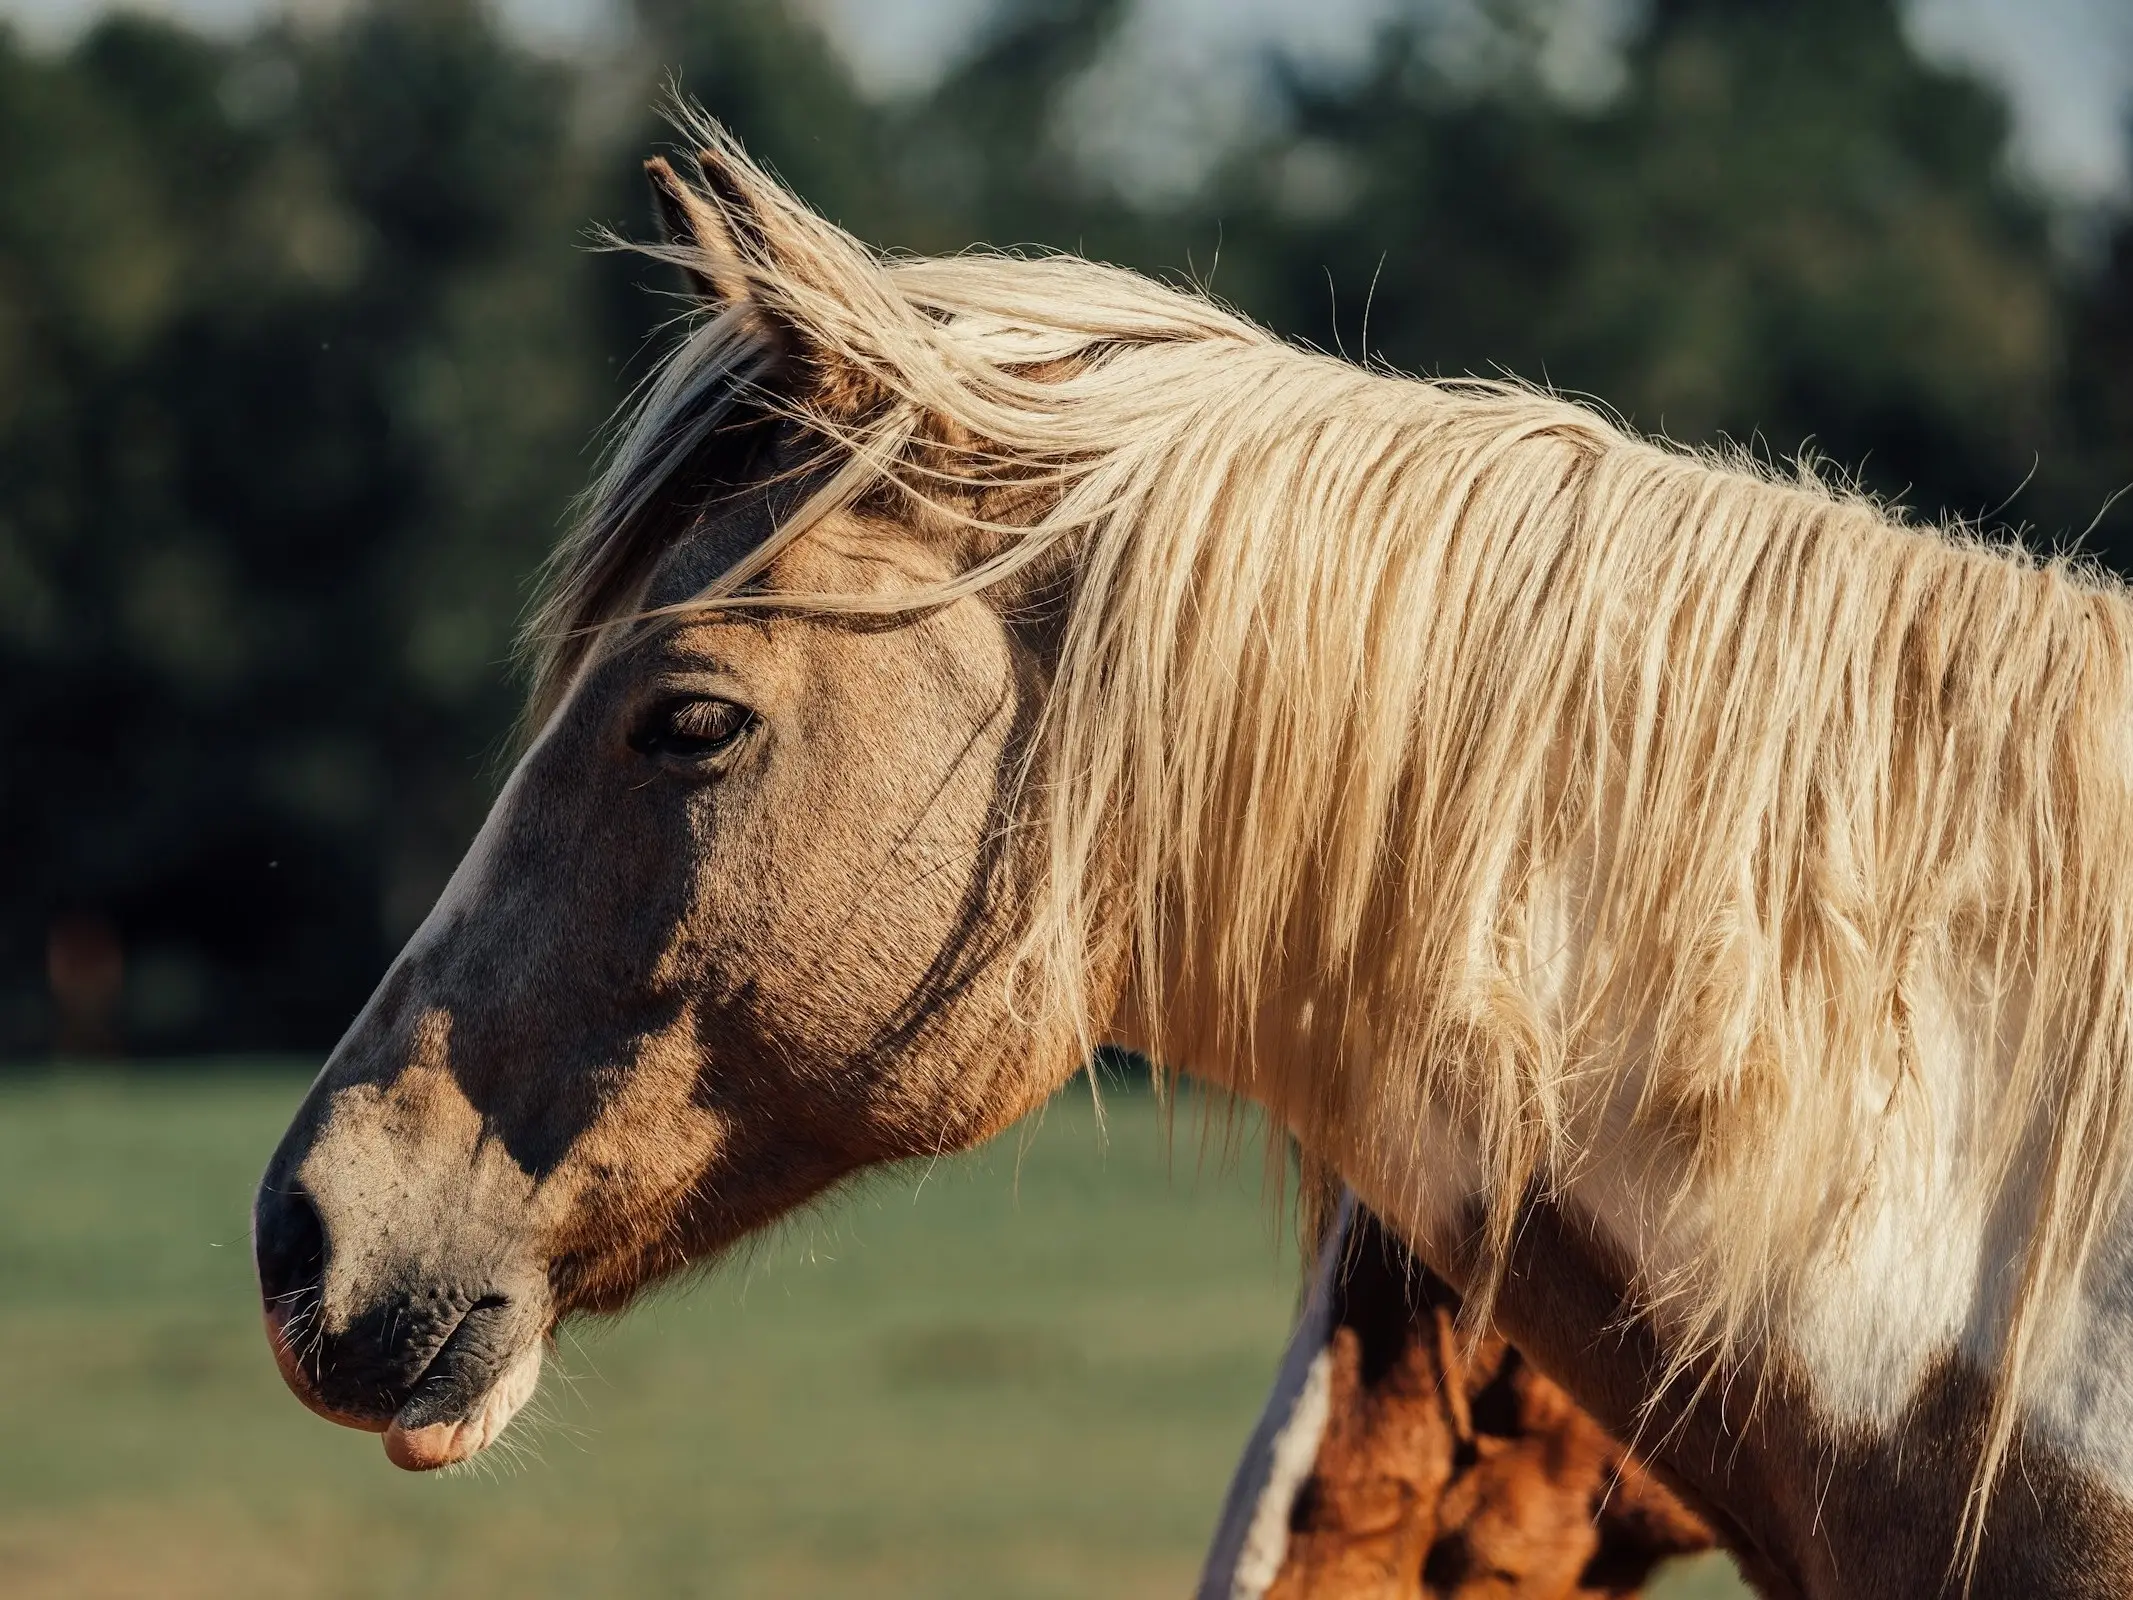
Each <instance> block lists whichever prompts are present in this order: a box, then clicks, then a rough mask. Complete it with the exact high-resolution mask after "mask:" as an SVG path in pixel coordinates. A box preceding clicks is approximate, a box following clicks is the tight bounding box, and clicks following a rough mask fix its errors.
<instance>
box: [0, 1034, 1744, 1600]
mask: <svg viewBox="0 0 2133 1600" xmlns="http://www.w3.org/2000/svg"><path fill="white" fill-rule="evenodd" d="M302 1087H303V1079H302V1077H301V1075H299V1074H294V1073H289V1072H272V1071H264V1070H250V1071H238V1070H230V1071H220V1072H185V1073H175V1072H173V1073H168V1074H138V1075H112V1074H95V1073H85V1072H58V1073H53V1074H50V1075H39V1076H33V1077H25V1078H14V1079H5V1080H0V1439H4V1441H5V1448H4V1449H0V1594H5V1595H6V1596H9V1597H10V1600H27V1597H42V1596H53V1597H60V1596H64V1597H67V1600H97V1597H101V1596H156V1597H173V1600H185V1597H192V1596H202V1597H204V1596H218V1597H220V1596H239V1597H248V1596H262V1597H265V1596H272V1597H275V1600H298V1597H309V1596H335V1597H339V1596H350V1597H353V1596H372V1595H376V1596H387V1595H390V1596H402V1595H414V1594H430V1593H445V1592H449V1593H452V1594H454V1595H458V1596H469V1597H479V1596H488V1595H498V1596H502V1595H509V1596H512V1597H514V1600H518V1597H535V1596H599V1595H704V1596H751V1597H755V1596H760V1597H765V1600H770V1597H776V1600H788V1597H791V1600H812V1597H818V1596H819V1597H829V1596H839V1597H843V1596H857V1595H864V1596H867V1597H869V1600H891V1597H906V1596H908V1597H912V1600H918V1597H928V1600H931V1597H944V1600H945V1597H961V1596H968V1597H972V1600H978V1597H983V1600H1015V1597H1031V1600H1035V1597H1051V1596H1060V1597H1064V1596H1077V1597H1078V1596H1106V1597H1120V1600H1131V1597H1139V1596H1166V1597H1175V1596H1181V1595H1183V1594H1185V1593H1186V1592H1188V1590H1189V1587H1190V1583H1191V1578H1192V1574H1193V1572H1194V1570H1195V1568H1196V1566H1197V1563H1198V1560H1199V1556H1200V1552H1201V1547H1202V1544H1203V1542H1204V1540H1205V1538H1206V1536H1207V1532H1208V1529H1209V1526H1210V1524H1211V1521H1212V1518H1213V1515H1214V1511H1215V1506H1216V1503H1217V1501H1218V1500H1219V1498H1220V1496H1221V1492H1222V1488H1223V1485H1224V1483H1225V1481H1226V1479H1227V1476H1228V1473H1229V1470H1230V1467H1231V1465H1232V1463H1233V1461H1234V1458H1235V1456H1236V1453H1237V1450H1238V1448H1239V1446H1240V1444H1241V1442H1242V1440H1243V1438H1244V1435H1245V1433H1246V1432H1247V1430H1248V1429H1249V1427H1250V1425H1251V1422H1252V1419H1253V1417H1254V1416H1255V1414H1256V1413H1257V1410H1258V1407H1259V1403H1260V1400H1261V1398H1262V1394H1263V1391H1264V1388H1265V1386H1266V1383H1267V1381H1268V1379H1269V1377H1270V1375H1271V1372H1272V1369H1273V1364H1274V1361H1275V1357H1276V1355H1277V1353H1278V1351H1279V1347H1280V1345H1281V1341H1282V1338H1283V1335H1284V1332H1285V1328H1286V1324H1287V1320H1288V1315H1289V1309H1290V1304H1291V1298H1292V1295H1293V1292H1294V1272H1293V1267H1292V1266H1291V1265H1290V1264H1289V1263H1290V1257H1291V1252H1290V1251H1289V1250H1288V1249H1287V1248H1285V1241H1284V1240H1283V1239H1282V1238H1280V1237H1279V1236H1278V1235H1279V1231H1280V1230H1279V1228H1278V1226H1277V1224H1276V1223H1275V1221H1274V1220H1273V1219H1272V1217H1271V1216H1270V1215H1269V1212H1268V1209H1267V1207H1266V1206H1265V1205H1264V1204H1263V1203H1262V1202H1261V1200H1260V1199H1259V1197H1258V1194H1257V1191H1256V1184H1255V1182H1254V1181H1253V1180H1254V1179H1255V1177H1256V1172H1257V1163H1256V1161H1255V1160H1250V1159H1247V1160H1245V1161H1242V1162H1240V1163H1237V1165H1238V1167H1239V1168H1240V1169H1241V1172H1232V1173H1229V1174H1227V1175H1224V1174H1221V1173H1215V1172H1201V1171H1199V1170H1197V1169H1198V1167H1199V1162H1198V1157H1197V1151H1198V1146H1197V1142H1196V1141H1195V1140H1194V1139H1193V1138H1192V1136H1191V1135H1190V1134H1189V1133H1186V1132H1184V1131H1182V1130H1181V1132H1180V1134H1179V1136H1178V1138H1177V1141H1176V1155H1175V1160H1174V1162H1173V1159H1172V1156H1171V1145H1170V1143H1169V1142H1168V1141H1167V1140H1166V1139H1165V1137H1164V1134H1163V1132H1162V1129H1161V1125H1160V1117H1159V1113H1158V1112H1157V1110H1156V1108H1155V1107H1154V1106H1153V1105H1152V1104H1151V1103H1150V1102H1149V1100H1148V1099H1147V1098H1146V1097H1145V1096H1140V1095H1117V1096H1114V1097H1113V1098H1112V1101H1111V1126H1110V1131H1109V1135H1108V1139H1107V1140H1106V1139H1102V1138H1100V1137H1099V1135H1098V1133H1097V1130H1096V1127H1095V1124H1094V1120H1093V1118H1092V1116H1091V1115H1090V1112H1089V1110H1088V1106H1087V1103H1086V1097H1085V1095H1084V1096H1083V1097H1081V1098H1079V1099H1077V1098H1075V1097H1074V1096H1072V1095H1069V1096H1067V1097H1065V1098H1064V1099H1062V1101H1061V1102H1060V1103H1058V1104H1057V1105H1055V1106H1054V1107H1052V1109H1051V1110H1050V1112H1049V1113H1048V1114H1047V1116H1046V1118H1045V1119H1044V1121H1043V1124H1042V1126H1041V1127H1040V1128H1038V1129H1037V1130H1035V1131H1034V1132H1032V1133H1031V1134H1029V1135H1028V1136H1027V1137H1026V1138H1023V1139H1021V1140H1019V1141H1018V1140H1016V1139H1015V1138H1013V1137H1010V1138H1009V1139H1007V1140H1004V1141H1002V1142H1001V1143H999V1144H997V1145H995V1146H994V1147H993V1148H992V1149H991V1150H989V1151H986V1152H983V1153H981V1154H980V1155H979V1156H977V1157H975V1158H972V1159H968V1160H964V1161H958V1162H943V1163H941V1164H940V1165H938V1166H937V1167H936V1168H935V1169H934V1170H933V1171H931V1172H930V1173H927V1174H923V1182H921V1177H922V1175H921V1174H920V1173H919V1172H917V1171H912V1172H909V1173H901V1174H897V1175H895V1176H893V1177H891V1178H889V1179H887V1180H884V1181H883V1182H881V1183H879V1184H877V1185H875V1186H874V1187H873V1188H871V1189H870V1190H868V1191H867V1192H866V1193H864V1194H862V1195H860V1196H857V1197H855V1198H851V1199H847V1200H845V1201H843V1202H841V1203H839V1204H838V1205H836V1206H834V1207H832V1208H830V1209H828V1210H826V1211H825V1212H823V1213H822V1214H820V1215H818V1216H816V1217H813V1218H811V1219H809V1220H807V1221H806V1222H804V1223H802V1224H798V1225H796V1226H795V1227H794V1228H793V1229H792V1230H790V1231H789V1232H788V1233H787V1234H786V1235H785V1236H783V1237H781V1238H779V1239H777V1240H775V1241H773V1242H771V1243H770V1244H768V1245H767V1246H765V1247H764V1248H763V1249H762V1250H760V1251H759V1252H758V1253H757V1254H756V1255H755V1257H754V1258H753V1259H752V1260H751V1261H749V1262H747V1263H745V1264H736V1265H733V1266H730V1267H728V1268H726V1269H725V1270H724V1271H723V1272H721V1273H720V1274H719V1275H717V1276H715V1277H713V1278H712V1279H710V1280H709V1281H707V1282H705V1283H702V1284H699V1285H697V1286H696V1287H694V1288H693V1289H690V1290H686V1291H682V1290H675V1291H669V1292H667V1293H666V1294H664V1295H662V1296H661V1297H660V1298H658V1299H656V1300H654V1301H653V1302H651V1303H649V1304H647V1305H645V1306H642V1307H640V1308H639V1309H638V1310H636V1311H635V1312H633V1313H632V1314H631V1315H630V1316H629V1317H628V1318H626V1319H625V1320H623V1321H621V1322H619V1323H617V1324H614V1325H612V1326H603V1327H598V1328H593V1329H581V1330H578V1331H577V1333H576V1335H575V1337H574V1338H567V1339H566V1340H565V1343H564V1347H563V1366H564V1368H565V1369H566V1370H567V1372H568V1373H569V1374H570V1381H569V1382H568V1383H557V1382H556V1381H554V1379H553V1377H551V1378H549V1379H547V1380H544V1384H543V1398H542V1400H541V1401H539V1402H538V1403H537V1406H538V1410H539V1413H540V1415H539V1419H538V1421H537V1422H536V1423H535V1425H534V1426H531V1427H529V1426H527V1424H526V1423H525V1422H523V1421H522V1422H521V1423H520V1424H519V1425H518V1426H517V1427H516V1428H514V1430H513V1434H512V1435H511V1436H509V1437H510V1438H511V1439H513V1440H517V1441H519V1442H518V1443H517V1445H516V1448H515V1449H513V1450H512V1451H511V1452H509V1454H508V1455H507V1456H505V1457H501V1458H498V1459H496V1460H495V1461H493V1462H489V1463H485V1464H479V1465H477V1467H476V1468H474V1469H472V1470H469V1471H465V1472H462V1473H459V1474H455V1475H449V1476H444V1477H438V1478H409V1477H405V1476H403V1475H401V1474H399V1473H397V1472H395V1471H393V1470H392V1469H391V1468H390V1467H389V1466H388V1465H387V1464H386V1462H385V1459H384V1456H383V1454H382V1453H381V1452H380V1450H379V1448H378V1444H377V1441H376V1440H375V1439H372V1438H370V1437H368V1436H365V1435H360V1434H354V1433H347V1432H343V1431H341V1430H339V1429H336V1428H332V1427H329V1426H327V1425H326V1424H324V1423H322V1422H319V1421H316V1420H315V1419H313V1418H311V1417H310V1416H309V1415H307V1414H306V1413H304V1412H303V1411H302V1410H301V1409H299V1408H298V1406H297V1405H296V1404H295V1402H294V1401H292V1400H290V1399H289V1398H288V1397H287V1395H286V1394H285V1393H284V1392H283V1390H282V1388H281V1385H280V1382H279V1380H277V1379H276V1377H275V1376H274V1373H273V1369H272V1364H271V1362H270V1360H269V1358H268V1356H267V1353H266V1347H265V1343H264V1341H263V1338H262V1336H261V1334H260V1332H259V1327H258V1320H257V1316H256V1313H255V1310H254V1305H255V1301H254V1297H253V1291H252V1288H251V1274H250V1265H249V1261H248V1258H247V1247H246V1238H245V1215H246V1205H247V1201H248V1197H249V1193H250V1189H251V1184H252V1181H253V1179H254V1177H255V1176H256V1174H257V1172H258V1169H259V1167H260V1166H261V1165H262V1163H263V1162H264V1160H265V1157H266V1154H267V1152H268V1150H269V1149H270V1148H271V1147H272V1145H273V1142H274V1140H275V1139H276V1137H278V1135H279V1133H280V1130H281V1127H282V1124H283V1122H284V1121H285V1119H286V1118H287V1116H288V1113H289V1111H290V1109H291V1108H292V1107H293V1105H294V1104H295V1102H296V1099H297V1098H298V1096H299V1095H300V1093H301V1091H302ZM1173 1169H1175V1170H1173ZM1665 1592H1666V1594H1667V1595H1668V1596H1669V1597H1670V1600H1689V1597H1690V1596H1696V1597H1707V1596H1708V1597H1716V1596H1721V1595H1729V1594H1734V1593H1737V1592H1738V1591H1737V1590H1735V1589H1734V1588H1733V1586H1732V1584H1731V1580H1730V1578H1728V1577H1727V1576H1726V1575H1725V1574H1724V1573H1723V1572H1722V1571H1720V1570H1718V1569H1716V1568H1711V1567H1701V1568H1697V1569H1685V1570H1684V1571H1683V1572H1681V1573H1680V1574H1679V1575H1678V1576H1677V1577H1676V1578H1675V1579H1674V1580H1672V1581H1670V1582H1669V1584H1668V1585H1667V1586H1666V1591H1665Z"/></svg>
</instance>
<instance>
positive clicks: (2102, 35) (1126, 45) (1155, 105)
mask: <svg viewBox="0 0 2133 1600" xmlns="http://www.w3.org/2000/svg"><path fill="white" fill-rule="evenodd" d="M109 3H110V0H0V17H6V18H9V19H11V20H13V21H14V22H15V23H16V25H17V26H18V27H19V28H21V30H22V31H23V32H24V33H25V34H26V35H27V36H28V37H29V38H30V39H32V40H33V41H36V42H39V43H45V44H58V43H63V42H64V41H65V40H66V39H67V38H69V37H71V36H72V35H73V34H74V33H76V32H78V31H79V30H80V29H81V28H82V27H83V26H84V25H86V23H87V22H88V20H89V19H90V18H92V17H93V16H95V15H96V14H97V13H98V12H100V11H102V10H104V9H106V7H107V6H108V4H109ZM130 3H131V4H132V5H133V6H134V8H135V9H139V10H147V11H157V12H163V13H166V14H170V15H176V16H180V17H183V18H185V19H186V20H187V21H190V22H192V23H194V24H196V25H198V26H202V27H207V28H212V29H218V30H238V29H242V28H244V27H247V26H248V25H250V24H251V23H252V22H254V21H256V20H257V19H258V18H259V17H260V16H261V15H263V14H265V13H268V12H272V11H278V10H285V9H291V8H292V7H293V8H294V9H298V10H318V9H326V8H330V7H331V6H332V5H334V4H335V3H336V0H130ZM493 3H495V4H496V6H497V8H498V10H499V11H500V12H502V13H503V14H504V15H505V17H506V18H507V19H508V20H509V21H510V23H511V25H512V26H513V27H514V28H515V29H516V30H517V31H518V32H519V33H520V34H521V35H522V36H524V37H525V38H526V39H527V40H528V41H529V42H530V43H533V44H535V45H538V46H541V47H544V48H550V49H556V50H572V51H575V50H581V49H584V48H586V47H588V46H596V45H599V44H601V43H603V42H607V43H612V42H614V41H615V40H616V39H617V38H618V31H617V23H616V9H615V0H493ZM803 3H806V4H809V5H811V6H812V7H813V8H814V9H815V10H816V11H817V12H818V13H819V14H820V15H821V16H822V18H823V20H824V22H825V23H826V24H828V26H829V29H830V32H831V35H832V37H833V38H835V39H836V40H837V41H838V43H839V44H840V46H841V47H842V48H843V49H844V51H845V53H846V54H847V55H848V56H849V57H850V59H851V60H852V63H853V65H854V67H855V68H856V69H857V71H858V74H859V76H860V79H861V81H862V82H863V83H864V84H866V85H867V86H868V87H869V88H871V89H873V90H874V91H876V92H879V93H882V94H894V93H899V92H907V91H909V90H912V89H916V88H922V87H923V86H924V85H925V83H926V81H927V80H928V78H929V77H930V76H931V75H932V74H933V73H935V72H937V71H939V70H940V69H941V67H942V66H943V65H944V64H945V63H947V62H948V61H951V60H952V59H953V58H954V55H955V52H956V50H957V48H958V47H959V45H960V44H961V43H962V42H963V41H964V40H966V39H968V38H969V37H970V36H971V33H972V31H973V30H974V29H975V28H976V27H977V26H978V25H979V24H980V23H981V22H982V21H983V19H984V16H985V14H986V12H987V10H988V5H989V0H803ZM1395 3H1396V0H1136V4H1135V15H1134V16H1133V18H1132V20H1131V21H1130V23H1129V25H1128V27H1127V29H1126V32H1125V35H1124V38H1123V39H1122V41H1121V52H1120V55H1119V57H1118V59H1116V60H1113V61H1111V62H1109V63H1107V64H1106V70H1105V71H1103V72H1101V73H1098V74H1096V75H1095V76H1094V77H1093V78H1092V80H1091V81H1090V83H1089V84H1088V85H1087V86H1086V92H1085V94H1084V95H1083V96H1082V99H1081V102H1080V103H1079V104H1078V105H1077V106H1075V107H1074V108H1072V111H1071V113H1070V114H1071V115H1073V116H1074V117H1075V119H1076V120H1077V122H1078V123H1079V125H1080V127H1079V131H1080V133H1081V135H1082V137H1083V139H1084V141H1085V142H1087V143H1089V144H1090V145H1091V146H1092V147H1093V148H1092V149H1091V153H1092V155H1095V156H1096V157H1098V158H1100V159H1101V158H1104V157H1109V158H1111V159H1113V160H1115V161H1116V162H1117V163H1118V164H1119V165H1120V167H1121V168H1122V169H1130V170H1131V172H1132V174H1133V176H1132V178H1131V180H1130V182H1129V185H1128V186H1129V187H1130V188H1136V189H1139V190H1141V191H1143V192H1145V193H1147V194H1149V195H1150V196H1151V197H1159V196H1160V195H1161V194H1162V193H1163V192H1164V191H1165V190H1167V189H1175V188H1178V187H1182V186H1184V185H1186V184H1189V183H1190V182H1191V180H1192V178H1193V177H1194V176H1195V175H1196V174H1197V172H1198V170H1199V169H1200V166H1201V165H1202V164H1203V163H1204V161H1205V160H1206V159H1207V158H1208V156H1209V155H1210V153H1211V152H1212V150H1213V149H1215V148H1218V147H1219V145H1220V144H1221V142H1222V140H1223V139H1224V138H1225V137H1226V135H1227V134H1228V133H1229V132H1230V131H1231V130H1232V129H1234V128H1235V127H1236V126H1237V124H1238V122H1239V121H1240V120H1241V119H1244V118H1248V117H1249V116H1251V115H1252V114H1253V111H1254V109H1255V101H1254V95H1253V87H1254V83H1255V78H1256V74H1255V63H1256V62H1257V60H1258V59H1259V58H1260V54H1261V52H1262V51H1263V49H1264V47H1265V46H1267V45H1269V44H1274V45H1279V46H1280V47H1282V48H1283V49H1285V50H1288V51H1290V52H1292V53H1295V54H1298V55H1301V56H1304V57H1306V58H1308V59H1312V60H1315V61H1319V62H1322V63H1324V64H1327V65H1332V66H1337V65H1338V64H1339V63H1341V62H1342V61H1344V60H1350V59H1355V58H1357V57H1358V56H1359V55H1360V53H1361V51H1362V49H1363V48H1364V45H1365V43H1366V41H1367V40H1368V37H1369V34H1370V30H1371V28H1372V26H1373V24H1374V23H1375V22H1377V21H1378V20H1379V19H1380V18H1382V17H1383V16H1384V15H1386V13H1387V12H1388V11H1390V10H1391V9H1392V7H1393V5H1394V4H1395ZM1435 3H1438V4H1441V5H1444V6H1446V7H1447V8H1452V7H1456V5H1457V4H1458V0H1435ZM1634 4H1635V0H1556V5H1555V12H1556V15H1557V17H1558V19H1559V20H1558V24H1557V26H1556V27H1555V29H1554V32H1553V36H1552V41H1551V47H1550V58H1549V60H1550V70H1551V74H1552V75H1553V76H1555V77H1556V78H1557V79H1558V87H1560V88H1561V89H1562V90H1563V91H1564V92H1565V93H1568V94H1573V95H1576V94H1593V95H1604V93H1605V92H1606V90H1607V88H1608V86H1609V82H1610V78H1609V73H1610V68H1611V65H1612V61H1613V56H1612V45H1613V42H1614V41H1615V40H1616V39H1618V38H1619V37H1620V36H1621V34H1622V32H1623V30H1624V29H1625V28H1626V27H1627V26H1628V25H1629V22H1630V19H1631V18H1632V17H1633V15H1634V12H1633V10H1632V9H1631V8H1632V7H1633V6H1634ZM1906 14H1907V18H1908V24H1909V27H1910V30H1911V35H1912V38H1913V39H1914V40H1915V41H1916V42H1917V43H1918V45H1919V47H1920V48H1921V49H1922V50H1923V51H1924V52H1925V53H1926V54H1927V55H1929V56H1931V57H1933V58H1935V59H1938V60H1941V61H1944V62H1948V63H1951V64H1955V65H1960V66H1964V67H1967V68H1969V69H1970V70H1972V71H1975V72H1977V73H1979V74H1981V75H1982V76H1984V77H1986V78H1988V79H1990V80H1991V81H1993V82H1995V83H1996V84H1998V85H1999V86H2000V88H2001V89H2002V90H2003V91H2004V92H2005V93H2006V94H2007V95H2008V97H2009V100H2010V103H2011V104H2012V106H2013V108H2014V113H2015V140H2014V146H2013V149H2012V151H2011V152H2010V159H2011V160H2012V161H2013V162H2014V164H2015V166H2016V168H2017V169H2018V170H2019V171H2021V172H2022V173H2024V174H2025V175H2026V176H2028V177H2030V178H2031V179H2033V180H2034V181H2036V182H2038V183H2040V184H2041V185H2042V186H2043V187H2045V188H2046V189H2047V190H2049V191H2051V192H2052V193H2055V194H2057V195H2059V196H2060V197H2062V198H2064V199H2066V200H2069V201H2072V202H2074V203H2076V204H2091V203H2095V202H2099V201H2112V200H2119V201H2123V200H2127V199H2133V168H2129V160H2128V144H2129V139H2128V133H2127V129H2128V125H2129V119H2133V4H2129V3H2128V0H1907V4H1906Z"/></svg>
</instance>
